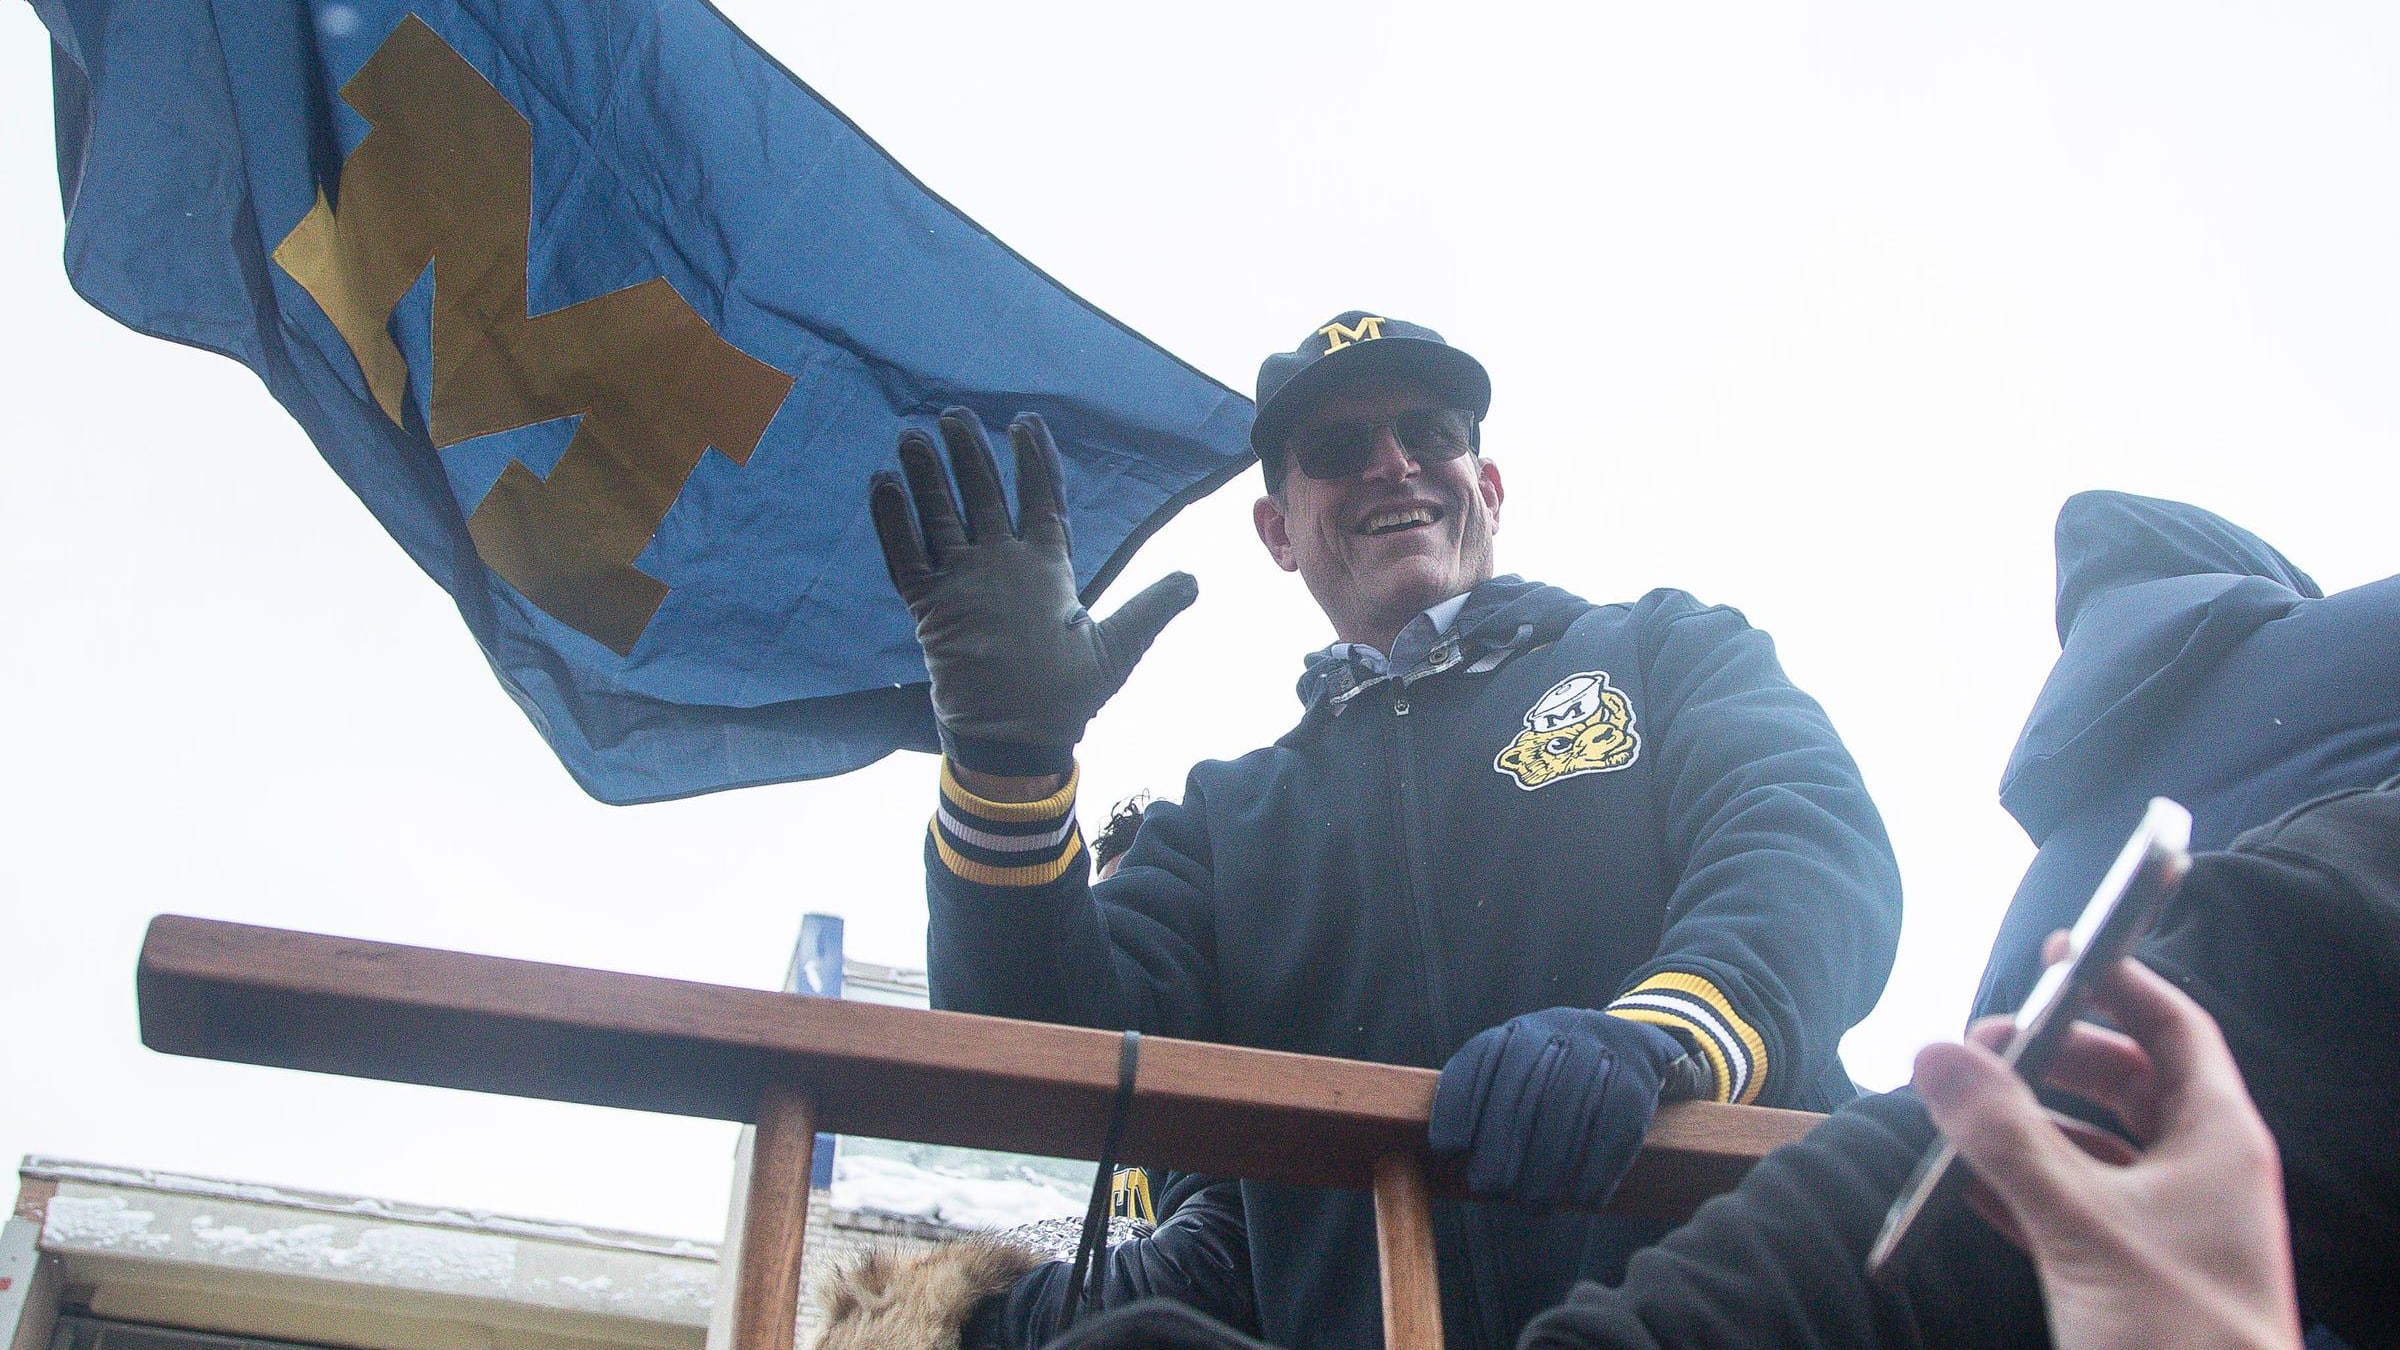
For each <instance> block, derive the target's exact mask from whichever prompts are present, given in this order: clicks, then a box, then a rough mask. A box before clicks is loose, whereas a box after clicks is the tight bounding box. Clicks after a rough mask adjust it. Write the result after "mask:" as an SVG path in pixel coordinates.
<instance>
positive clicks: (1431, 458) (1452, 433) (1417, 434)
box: [1285, 408, 1475, 483]
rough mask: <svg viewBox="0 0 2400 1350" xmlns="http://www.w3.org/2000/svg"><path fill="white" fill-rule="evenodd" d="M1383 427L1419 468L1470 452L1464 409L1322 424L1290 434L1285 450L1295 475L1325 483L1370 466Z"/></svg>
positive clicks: (1471, 423)
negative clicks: (1302, 475) (1371, 420)
mask: <svg viewBox="0 0 2400 1350" xmlns="http://www.w3.org/2000/svg"><path fill="white" fill-rule="evenodd" d="M1385 427H1390V428H1391V429H1392V439H1393V440H1396V441H1398V442H1399V443H1400V448H1401V449H1403V450H1406V451H1407V452H1408V454H1409V457H1410V458H1411V459H1414V460H1416V461H1417V463H1419V464H1438V463H1440V462H1441V461H1443V460H1446V459H1456V458H1458V457H1459V456H1460V455H1463V454H1465V453H1467V451H1469V450H1472V449H1474V448H1475V414H1473V413H1471V412H1468V411H1466V410H1465V409H1463V408H1411V409H1409V410H1408V411H1407V412H1403V413H1395V414H1393V415H1392V416H1390V417H1387V418H1384V419H1383V420H1381V421H1377V422H1363V421H1362V422H1322V423H1319V424H1317V425H1316V426H1311V427H1302V428H1301V429H1300V430H1298V431H1295V432H1293V433H1292V435H1291V439H1290V440H1288V441H1286V442H1285V446H1286V448H1287V449H1289V450H1290V452H1291V456H1292V462H1293V463H1295V464H1297V465H1299V466H1300V472H1302V473H1304V474H1307V475H1308V476H1309V477H1311V478H1314V479H1316V480H1317V481H1319V482H1323V483H1330V482H1334V481H1336V480H1338V479H1343V478H1348V477H1350V476H1351V475H1353V474H1357V473H1360V472H1363V471H1364V470H1365V469H1366V467H1367V466H1368V465H1369V464H1372V463H1374V462H1375V440H1376V435H1377V433H1379V432H1381V431H1382V430H1383V429H1384V428H1385Z"/></svg>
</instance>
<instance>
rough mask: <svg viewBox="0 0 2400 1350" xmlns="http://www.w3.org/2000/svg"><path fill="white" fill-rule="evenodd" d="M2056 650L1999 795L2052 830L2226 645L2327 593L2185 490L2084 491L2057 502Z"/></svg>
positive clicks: (2037, 828)
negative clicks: (2177, 496) (2146, 493)
mask: <svg viewBox="0 0 2400 1350" xmlns="http://www.w3.org/2000/svg"><path fill="white" fill-rule="evenodd" d="M2057 548H2058V612H2057V621H2058V637H2059V645H2060V648H2061V650H2060V652H2059V658H2058V664H2057V665H2055V666H2053V667H2052V668H2051V671H2050V678H2049V680H2048V681H2047V682H2046V683H2045V684H2043V686H2042V692H2041V696H2040V697H2039V698H2038V699H2036V700H2035V701H2034V706H2033V713H2032V715H2031V716H2030V717H2028V718H2027V719H2026V722H2025V729H2024V731H2023V732H2022V733H2020V734H2019V736H2018V738H2017V745H2016V749H2015V750H2014V751H2013V752H2012V753H2011V754H2010V755H2009V761H2008V769H2007V771H2006V772H2005V773H2004V774H2003V775H2002V776H2001V780H2000V803H2001V805H2002V806H2005V807H2007V808H2008V812H2009V814H2010V815H2013V816H2015V817H2016V818H2017V821H2018V823H2019V824H2021V825H2023V826H2024V827H2025V830H2026V832H2027V833H2028V834H2030V835H2032V836H2033V839H2034V842H2035V843H2037V844H2038V843H2040V842H2041V841H2042V840H2044V839H2045V838H2047V837H2048V836H2049V834H2050V831H2051V830H2052V829H2053V828H2055V826H2056V825H2057V824H2058V822H2059V821H2060V820H2061V819H2063V818H2064V817H2066V816H2068V815H2069V814H2071V813H2072V812H2074V811H2075V810H2077V809H2078V807H2079V806H2081V805H2082V804H2084V803H2085V802H2086V801H2087V800H2088V799H2089V798H2090V797H2091V796H2093V795H2094V794H2096V793H2099V792H2103V791H2106V790H2107V789H2108V788H2110V787H2111V786H2113V785H2114V784H2116V783H2117V782H2119V781H2121V780H2122V778H2123V775H2124V769H2125V761H2126V759H2127V758H2128V757H2129V756H2132V755H2136V754H2138V753H2140V751H2141V748H2142V747H2143V746H2144V745H2145V744H2147V743H2148V742H2149V741H2150V740H2151V739H2152V736H2151V735H2150V734H2149V733H2148V731H2147V730H2146V729H2151V728H2155V727H2157V726H2159V725H2164V724H2165V722H2166V720H2167V719H2171V718H2172V717H2173V715H2174V709H2175V707H2176V705H2177V704H2178V703H2180V702H2181V701H2182V700H2183V699H2184V697H2185V696H2186V695H2187V694H2188V693H2189V692H2190V691H2191V690H2192V689H2193V688H2194V687H2195V686H2196V685H2197V684H2198V683H2199V682H2201V681H2203V680H2205V679H2207V678H2208V677H2209V676H2210V675H2211V674H2212V673H2213V672H2214V671H2215V670H2216V669H2217V667H2218V665H2219V664H2220V663H2221V662H2222V661H2223V659H2224V657H2225V656H2226V654H2227V653H2229V652H2230V651H2232V650H2233V649H2234V648H2235V647H2237V646H2239V645H2240V644H2241V643H2242V642H2244V641H2246V640H2247V639H2248V638H2249V637H2250V636H2251V635H2252V634H2254V633H2256V632H2257V631H2258V629H2259V628H2260V627H2261V626H2263V625H2264V624H2266V623H2269V622H2272V621H2273V620H2275V619H2277V618H2280V617H2281V616H2283V615H2284V614H2286V613H2289V612H2290V611H2291V609H2292V607H2293V606H2294V605H2297V604H2299V603H2300V602H2301V601H2303V600H2308V599H2317V598H2320V597H2322V595H2323V594H2324V593H2323V592H2322V591H2320V590H2319V589H2318V588H2317V584H2316V582H2314V581H2313V580H2311V579H2310V578H2309V576H2308V574H2307V573H2305V572H2303V571H2301V570H2300V569H2299V568H2297V567H2295V566H2293V565H2292V563H2291V560H2290V559H2288V558H2285V557H2284V556H2283V554H2281V553H2280V552H2278V551H2276V549H2275V548H2274V546H2272V545H2270V544H2268V543H2267V542H2266V541H2265V540H2263V539H2261V538H2259V537H2258V536H2257V535H2254V534H2252V533H2250V532H2249V531H2248V530H2245V529H2243V528H2242V527H2241V526H2239V525H2236V524H2234V523H2233V522H2231V521H2229V520H2226V519H2225V518H2224V517H2222V516H2219V515H2216V514H2214V513H2212V512H2209V511H2203V510H2201V509H2200V508H2199V507H2196V506H2187V505H2185V504H2183V503H2181V502H2171V501H2163V500H2160V499H2158V498H2154V497H2136V496H2132V495H2130V494H2127V493H2122V492H2085V493H2079V494H2077V495H2076V496H2074V497H2071V498H2069V499H2068V500H2067V504H2066V505H2065V506H2064V507H2063V508H2061V509H2060V511H2059V513H2058V532H2057Z"/></svg>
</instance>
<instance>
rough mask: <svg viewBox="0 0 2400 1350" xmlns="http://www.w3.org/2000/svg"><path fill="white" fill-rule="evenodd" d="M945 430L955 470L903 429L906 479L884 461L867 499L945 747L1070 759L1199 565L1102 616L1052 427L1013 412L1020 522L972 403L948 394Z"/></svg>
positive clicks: (967, 762)
mask: <svg viewBox="0 0 2400 1350" xmlns="http://www.w3.org/2000/svg"><path fill="white" fill-rule="evenodd" d="M941 431H942V441H943V443H944V445H945V446H947V447H948V449H949V452H950V466H951V467H950V471H949V472H945V471H944V470H943V468H942V464H941V460H940V459H939V458H938V457H937V456H936V455H935V453H934V449H933V442H932V441H931V440H929V439H927V438H926V436H925V434H924V433H923V432H920V431H915V430H910V431H908V432H905V433H903V434H902V435H901V437H900V469H901V474H904V475H906V479H907V484H906V486H905V487H903V486H902V482H901V477H900V476H899V475H895V474H892V473H890V472H888V471H886V472H883V473H878V474H876V475H875V484H874V487H873V488H872V489H870V492H869V495H868V506H869V508H870V510H871V511H872V512H873V513H874V517H875V534H876V537H877V538H878V539H879V540H881V541H882V544H883V562H884V566H885V567H886V568H888V569H890V571H891V574H892V586H893V587H894V589H896V590H898V591H899V592H900V598H901V599H902V600H904V601H906V602H907V603H908V612H909V613H910V614H912V615H915V616H916V620H917V641H918V642H919V643H921V644H923V646H924V648H925V669H926V671H927V673H928V674H930V675H931V676H932V677H933V714H934V717H935V719H936V720H938V721H939V722H940V724H941V731H942V748H943V750H944V751H946V752H947V753H948V754H949V756H950V758H951V760H952V761H953V762H954V763H957V764H959V765H962V766H964V767H966V768H969V769H974V770H978V771H980V772H983V773H989V774H1001V775H1008V776H1015V777H1032V776H1037V775H1041V774H1059V773H1065V772H1067V771H1068V770H1069V769H1070V768H1072V767H1073V765H1074V751H1075V745H1076V743H1077V742H1078V741H1081V740H1082V739H1083V728H1084V725H1085V724H1086V723H1088V722H1090V721H1091V720H1092V715H1093V714H1094V713H1097V712H1099V711H1100V705H1101V704H1103V703H1106V702H1107V701H1108V698H1109V696H1110V695H1111V694H1114V693H1116V692H1117V690H1118V689H1119V688H1121V687H1122V686H1123V685H1124V683H1125V677H1126V676H1128V675H1130V674H1132V673H1133V663H1134V662H1136V661H1138V660H1140V659H1141V657H1142V653H1143V652H1146V651H1148V650H1149V649H1150V644H1151V643H1152V642H1153V641H1155V640H1156V639H1157V637H1158V634H1159V630H1160V629H1162V628H1165V627H1166V626H1167V621H1168V620H1169V619H1172V618H1174V617H1175V616H1176V615H1177V614H1180V613H1182V612H1183V610H1184V608H1185V607H1186V606H1188V605H1190V604H1191V603H1192V601H1193V599H1194V598H1195V597H1197V596H1198V595H1199V593H1200V588H1199V585H1198V584H1197V583H1196V582H1194V581H1193V580H1192V578H1191V574H1190V573H1188V572H1176V573H1173V574H1171V575H1169V576H1166V577H1163V578H1161V579H1160V580H1158V581H1156V582H1154V583H1152V584H1151V586H1150V588H1149V589H1147V590H1145V591H1143V592H1142V593H1141V594H1139V595H1137V596H1135V597H1133V598H1132V599H1131V600H1128V601H1126V602H1125V603H1124V605H1122V606H1121V607H1119V608H1118V610H1117V612H1116V613H1114V614H1112V615H1110V616H1109V618H1108V621H1107V622H1105V623H1095V622H1093V620H1092V616H1091V614H1090V613H1089V612H1088V611H1086V610H1085V609H1084V607H1083V602H1082V601H1081V600H1078V599H1077V598H1076V596H1075V566H1074V561H1073V559H1072V558H1071V557H1070V556H1069V550H1068V542H1067V512H1066V502H1065V499H1064V497H1063V496H1062V495H1061V493H1060V490H1059V467H1058V447H1057V446H1056V445H1055V444H1053V443H1052V441H1051V439H1050V430H1049V428H1047V427H1045V426H1043V425H1042V420H1041V419H1040V418H1039V417H1036V416H1034V415H1033V414H1031V413H1026V414H1024V415H1022V416H1020V417H1018V418H1017V420H1015V421H1013V422H1011V423H1009V424H1008V438H1009V440H1010V442H1011V443H1012V444H1013V445H1014V446H1015V448H1016V455H1017V502H1018V508H1019V509H1018V519H1017V520H1015V521H1011V520H1010V519H1009V517H1008V500H1007V498H1005V497H1004V496H1002V495H1001V491H1000V471H999V468H998V466H997V465H995V464H994V463H993V462H992V450H991V443H990V441H989V440H988V439H987V438H986V437H985V435H984V431H983V424H982V423H981V422H980V421H978V420H976V417H975V414H973V413H971V412H969V411H967V410H966V409H964V408H952V409H950V410H949V411H948V412H945V413H943V414H942V417H941ZM952 473H955V474H956V475H957V478H958V496H957V497H956V498H953V497H952V496H951V495H950V479H951V474H952ZM920 531H922V532H921V533H920Z"/></svg>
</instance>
